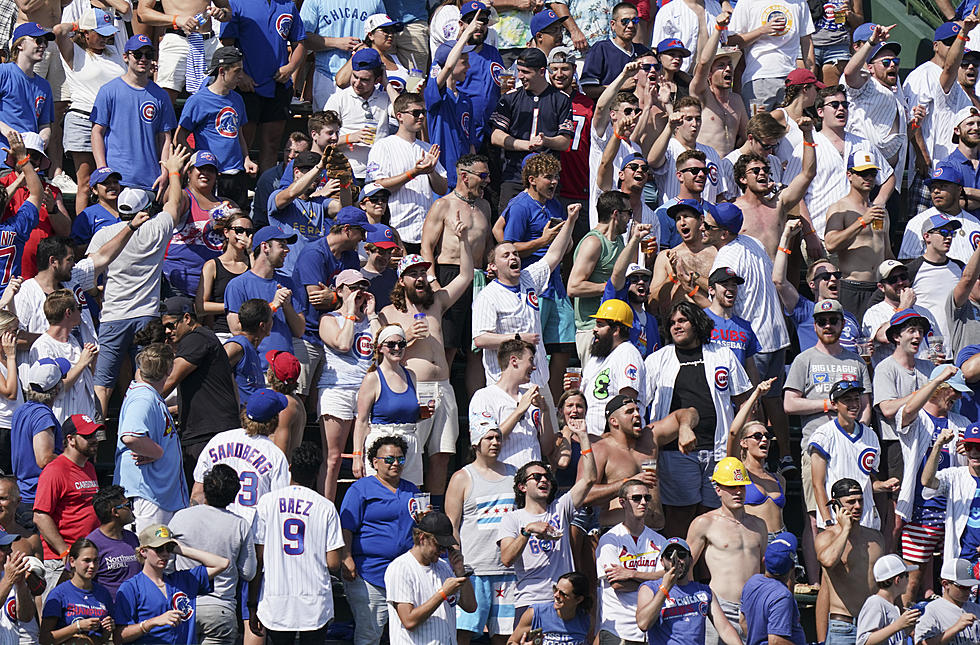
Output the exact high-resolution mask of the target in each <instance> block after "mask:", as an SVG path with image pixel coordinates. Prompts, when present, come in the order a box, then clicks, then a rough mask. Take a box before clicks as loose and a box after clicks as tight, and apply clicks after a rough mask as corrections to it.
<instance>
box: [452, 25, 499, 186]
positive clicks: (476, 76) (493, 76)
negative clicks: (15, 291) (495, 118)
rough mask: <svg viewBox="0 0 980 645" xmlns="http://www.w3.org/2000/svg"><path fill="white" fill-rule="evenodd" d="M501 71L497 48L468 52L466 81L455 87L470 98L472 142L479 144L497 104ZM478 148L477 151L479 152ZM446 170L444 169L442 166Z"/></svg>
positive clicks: (481, 48)
mask: <svg viewBox="0 0 980 645" xmlns="http://www.w3.org/2000/svg"><path fill="white" fill-rule="evenodd" d="M503 71H504V59H503V58H501V57H500V52H499V51H497V48H496V47H491V46H490V45H487V44H484V45H483V46H482V47H480V49H479V50H474V51H471V52H470V69H469V71H468V72H466V78H465V79H464V80H463V82H462V83H460V84H458V85H457V86H456V89H458V90H459V91H461V92H464V93H465V94H466V95H467V96H469V97H470V101H471V102H472V103H473V123H472V125H471V126H470V129H471V130H472V132H473V140H474V141H478V142H482V141H483V137H484V135H485V134H486V128H487V124H488V123H489V122H490V115H491V114H493V111H494V110H495V109H497V103H498V102H499V101H500V74H501V72H503ZM479 147H480V146H479V144H477V148H479ZM444 167H445V166H444Z"/></svg>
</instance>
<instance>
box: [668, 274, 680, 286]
mask: <svg viewBox="0 0 980 645" xmlns="http://www.w3.org/2000/svg"><path fill="white" fill-rule="evenodd" d="M667 279H668V280H670V281H671V282H673V283H674V284H678V280H677V276H675V275H673V274H671V273H668V274H667Z"/></svg>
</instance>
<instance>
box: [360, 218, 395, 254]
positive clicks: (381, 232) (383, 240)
mask: <svg viewBox="0 0 980 645" xmlns="http://www.w3.org/2000/svg"><path fill="white" fill-rule="evenodd" d="M364 241H365V242H367V243H368V244H373V245H375V246H376V247H378V248H379V249H394V248H396V247H397V246H398V242H396V241H395V232H394V231H393V230H391V227H390V226H385V225H384V224H374V230H373V231H371V232H370V233H368V234H367V239H365V240H364Z"/></svg>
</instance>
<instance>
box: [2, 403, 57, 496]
mask: <svg viewBox="0 0 980 645" xmlns="http://www.w3.org/2000/svg"><path fill="white" fill-rule="evenodd" d="M48 428H54V439H53V441H54V453H55V454H56V455H58V454H61V447H62V444H63V443H64V435H63V434H62V432H61V424H60V423H58V419H57V418H55V416H54V413H53V412H52V411H51V408H49V407H48V406H46V405H44V404H43V403H37V402H36V401H27V402H26V403H22V404H21V405H20V407H18V408H17V409H16V410H14V416H13V419H12V420H11V422H10V463H11V466H13V469H14V475H15V476H16V477H17V488H18V489H19V490H20V501H21V502H24V503H26V504H33V503H34V497H35V494H36V493H37V478H38V477H40V475H41V469H40V468H38V466H37V457H35V455H34V437H35V436H36V435H38V434H40V433H41V432H44V431H45V430H47V429H48Z"/></svg>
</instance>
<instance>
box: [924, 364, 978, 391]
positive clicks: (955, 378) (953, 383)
mask: <svg viewBox="0 0 980 645" xmlns="http://www.w3.org/2000/svg"><path fill="white" fill-rule="evenodd" d="M946 367H947V366H946V365H936V366H935V367H934V368H932V372H930V373H929V380H930V381H932V380H934V379H937V378H939V375H940V374H942V373H943V372H945V371H946ZM946 385H948V386H950V387H951V388H953V389H954V390H956V391H957V392H961V393H963V394H968V393H970V392H972V390H971V389H970V386H969V385H967V384H966V379H965V378H964V377H963V370H960V369H958V370H956V374H953V375H952V376H951V377H949V378H948V379H946Z"/></svg>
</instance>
